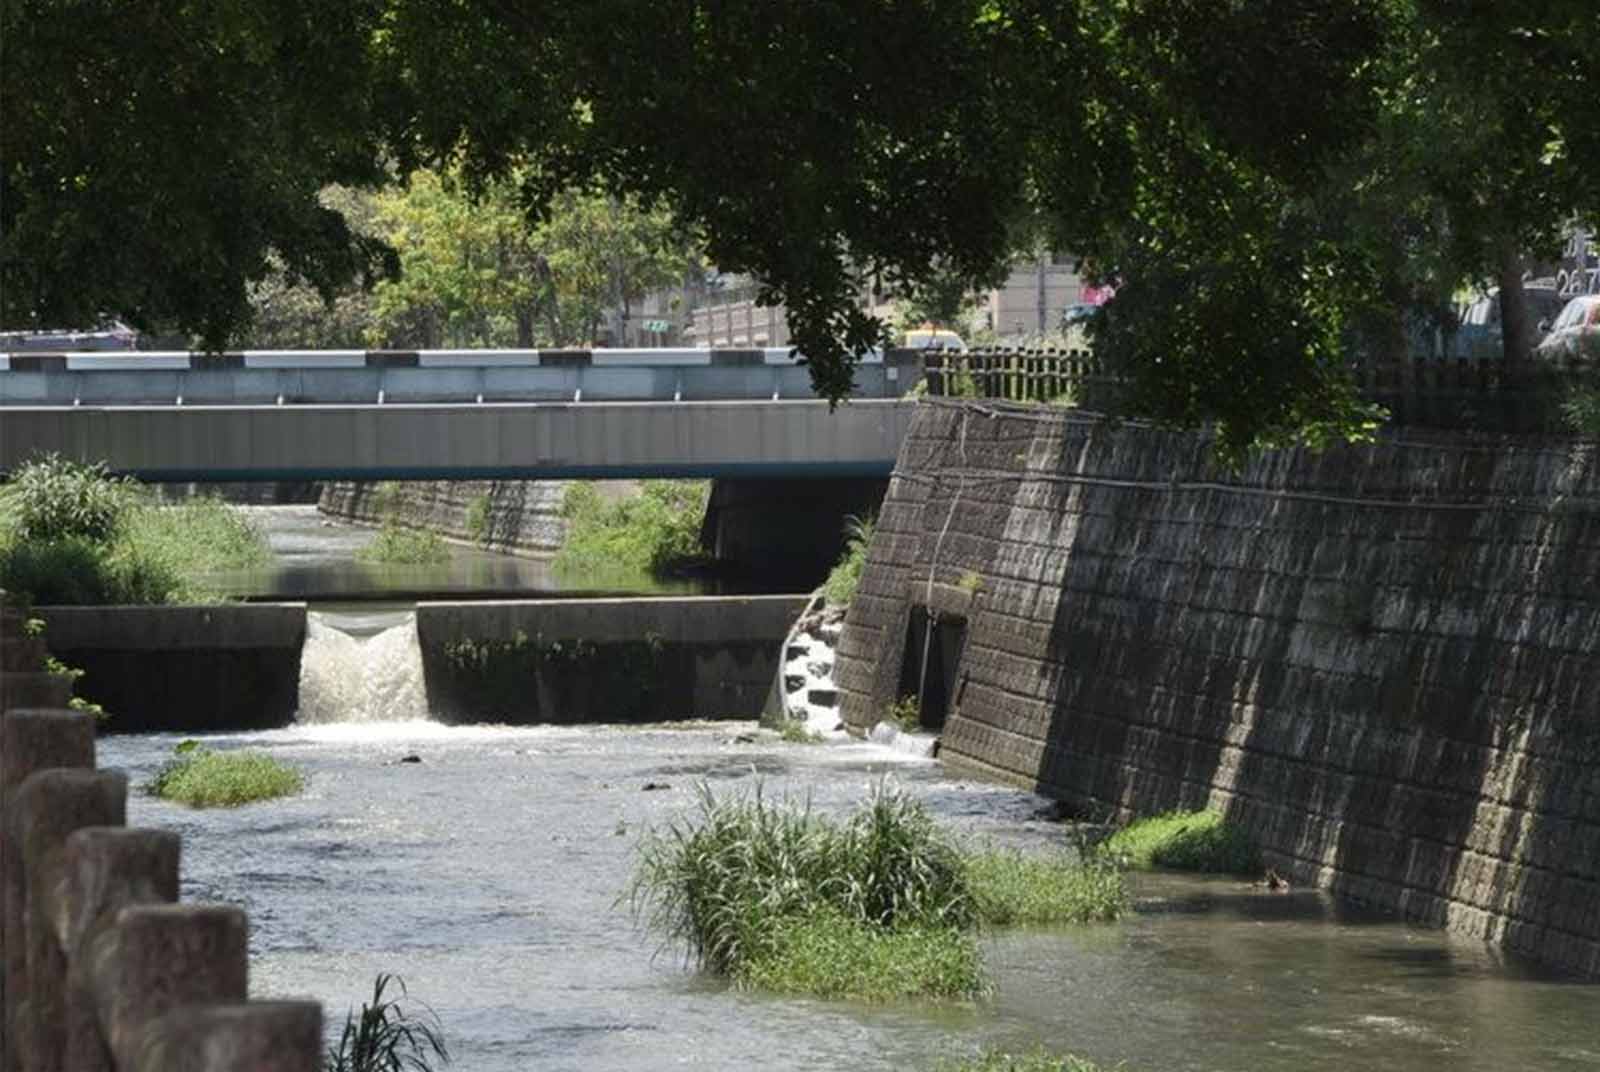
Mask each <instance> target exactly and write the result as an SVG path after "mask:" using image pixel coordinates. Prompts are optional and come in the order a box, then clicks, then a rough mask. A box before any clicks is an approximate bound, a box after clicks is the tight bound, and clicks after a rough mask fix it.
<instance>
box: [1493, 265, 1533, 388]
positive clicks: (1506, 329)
mask: <svg viewBox="0 0 1600 1072" xmlns="http://www.w3.org/2000/svg"><path fill="white" fill-rule="evenodd" d="M1499 283H1500V341H1501V346H1502V351H1501V352H1502V354H1503V356H1504V357H1505V361H1506V364H1508V365H1512V364H1516V363H1517V362H1521V361H1526V360H1528V358H1530V357H1532V356H1533V347H1534V343H1535V341H1536V339H1535V336H1536V332H1535V329H1534V324H1533V321H1532V314H1531V313H1530V312H1529V310H1528V296H1527V295H1526V294H1525V293H1524V292H1523V289H1522V255H1521V254H1520V253H1518V252H1517V251H1516V250H1515V249H1514V248H1512V247H1510V246H1506V247H1503V248H1502V251H1501V255H1500V278H1499Z"/></svg>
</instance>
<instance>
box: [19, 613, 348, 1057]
mask: <svg viewBox="0 0 1600 1072" xmlns="http://www.w3.org/2000/svg"><path fill="white" fill-rule="evenodd" d="M3 603H4V600H3V593H0V700H4V701H5V702H4V703H3V704H0V896H3V901H0V961H3V962H4V966H5V970H4V990H3V995H0V1005H3V1018H0V1051H3V1056H4V1072H58V1070H71V1072H113V1070H141V1072H146V1070H147V1072H157V1070H160V1072H220V1070H222V1069H242V1068H248V1069H253V1070H260V1072H314V1070H315V1069H317V1068H318V1067H319V1064H320V1052H321V1046H322V1009H321V1006H319V1005H317V1004H316V1003H314V1002H250V1001H248V1000H247V977H248V949H247V923H246V919H245V916H244V913H243V912H242V911H240V910H239V909H237V908H234V907H231V906H220V905H180V904H177V903H176V901H177V894H178V853H179V844H178V837H177V835H175V834H171V833H168V832H165V831H159V830H137V829H129V828H128V827H127V826H126V805H127V792H128V785H127V779H126V778H125V777H124V776H123V775H122V774H121V773H119V772H115V771H100V770H97V769H96V768H95V754H94V724H93V720H92V719H91V717H90V716H88V715H86V714H82V713H79V712H75V711H70V710H63V709H62V708H64V707H65V704H66V701H67V698H68V696H69V695H70V691H71V682H70V680H68V679H65V678H56V677H55V676H54V675H46V674H43V673H42V671H41V669H40V667H41V664H42V659H43V648H42V646H41V645H40V644H39V643H38V640H37V638H36V637H30V636H28V635H27V634H26V631H25V629H24V624H23V618H22V616H21V615H20V614H19V613H18V612H17V611H16V610H15V609H14V608H9V607H5V606H4V605H3ZM47 677H48V678H54V681H53V682H50V683H47V682H44V681H42V680H40V679H42V678H47ZM41 701H43V702H45V705H44V706H23V704H24V703H35V702H41Z"/></svg>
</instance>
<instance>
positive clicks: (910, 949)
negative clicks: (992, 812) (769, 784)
mask: <svg viewBox="0 0 1600 1072" xmlns="http://www.w3.org/2000/svg"><path fill="white" fill-rule="evenodd" d="M629 897H630V899H631V900H632V903H633V907H634V910H635V912H636V914H638V915H640V916H642V917H644V918H645V919H646V920H647V921H648V922H649V923H650V925H652V926H653V927H654V928H656V929H657V930H659V931H660V932H661V933H662V934H664V935H665V936H666V938H667V939H668V940H669V941H679V942H682V943H683V944H684V945H685V946H686V947H687V949H688V951H689V954H690V956H691V957H692V958H693V959H694V960H695V961H696V962H697V963H698V964H699V965H700V966H701V967H702V968H704V969H706V970H708V971H711V972H714V973H716V974H720V975H726V976H728V977H730V978H732V979H733V980H734V981H735V982H736V983H738V984H740V985H744V986H757V987H761V988H764V989H774V990H780V991H782V992H786V993H804V994H815V995H819V996H825V997H853V998H857V999H861V1000H889V999H891V998H902V997H963V996H973V995H976V994H978V993H981V992H982V990H983V988H984V982H983V977H982V974H981V971H980V969H979V965H978V957H977V950H976V945H975V943H974V942H973V939H972V937H971V935H970V933H968V932H969V931H970V930H971V929H972V928H973V926H974V925H975V924H976V922H977V915H976V912H975V907H974V904H973V901H972V898H971V895H970V893H969V891H968V889H967V883H966V872H965V869H964V867H963V865H962V860H961V856H960V853H959V852H958V851H957V850H956V848H955V847H954V846H953V845H952V844H951V843H950V842H949V841H948V840H947V839H946V838H945V837H944V835H943V834H942V832H941V831H939V829H938V828H937V827H936V825H935V824H934V822H933V820H932V818H931V817H930V816H929V815H928V814H927V812H926V810H925V809H924V808H923V807H922V805H921V804H920V803H918V802H916V801H914V800H911V799H910V798H908V797H906V796H905V795H903V794H901V793H899V792H898V791H895V790H893V789H890V788H887V787H884V786H879V787H878V788H877V789H876V790H874V792H873V794H872V795H871V797H870V798H869V799H868V800H867V801H865V802H864V803H863V804H862V805H861V806H860V807H859V808H857V809H856V811H855V812H854V813H852V814H851V815H850V816H848V817H847V818H846V819H844V820H843V821H838V822H836V821H833V820H829V819H826V818H823V817H821V816H817V815H814V814H813V813H812V812H811V810H810V808H809V806H804V805H795V804H791V803H788V802H779V803H772V802H769V801H768V800H766V799H765V798H764V797H763V796H762V794H761V793H760V792H759V791H757V792H756V793H755V794H754V795H753V796H749V797H733V798H726V799H722V800H718V799H715V798H714V797H713V796H712V795H711V793H710V792H709V790H707V789H705V788H704V787H702V788H701V791H700V809H699V813H698V815H697V816H695V817H694V818H693V820H678V821H675V822H673V823H672V824H670V825H669V826H667V827H666V828H665V829H664V830H660V831H655V832H652V833H651V834H650V835H649V836H647V838H646V839H645V841H644V842H643V844H642V846H641V850H640V864H639V869H638V872H637V873H636V875H635V878H634V883H633V886H632V889H631V891H630V894H629Z"/></svg>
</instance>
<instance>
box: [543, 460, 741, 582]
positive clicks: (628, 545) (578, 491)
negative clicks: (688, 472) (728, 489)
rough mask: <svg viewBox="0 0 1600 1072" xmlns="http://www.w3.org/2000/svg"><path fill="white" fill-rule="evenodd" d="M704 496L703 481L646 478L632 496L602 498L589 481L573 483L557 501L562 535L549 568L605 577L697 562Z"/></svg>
mask: <svg viewBox="0 0 1600 1072" xmlns="http://www.w3.org/2000/svg"><path fill="white" fill-rule="evenodd" d="M710 494H711V485H710V483H709V482H707V481H703V480H646V481H645V482H644V484H643V487H642V489H641V491H640V493H639V494H638V495H636V496H631V497H626V498H620V499H616V500H613V501H607V500H606V499H605V498H604V497H603V496H602V495H601V493H600V491H599V489H598V488H597V487H596V486H595V485H594V484H592V483H587V482H581V481H580V482H576V483H573V484H571V485H569V486H568V487H567V492H566V498H565V500H564V501H563V502H562V508H561V512H562V515H563V516H564V517H565V518H566V520H567V535H566V539H565V541H564V542H563V543H562V545H561V550H560V552H558V553H557V555H556V558H555V567H556V569H557V570H558V571H561V572H564V573H575V574H582V575H584V576H589V577H605V576H608V575H616V576H627V575H630V574H633V575H637V574H640V573H649V574H656V575H661V574H667V573H671V572H673V571H674V570H679V569H682V568H685V567H687V566H692V565H694V564H696V563H698V562H701V561H703V560H704V559H705V553H704V551H703V550H702V549H701V547H700V526H701V524H702V522H703V521H704V520H705V514H706V501H707V499H708V498H709V496H710Z"/></svg>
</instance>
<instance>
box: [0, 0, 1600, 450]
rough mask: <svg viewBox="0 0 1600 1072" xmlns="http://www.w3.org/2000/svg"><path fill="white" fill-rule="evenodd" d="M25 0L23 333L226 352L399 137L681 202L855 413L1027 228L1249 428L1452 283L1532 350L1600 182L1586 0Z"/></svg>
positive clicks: (531, 190) (548, 178) (446, 152)
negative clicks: (903, 299) (1553, 258)
mask: <svg viewBox="0 0 1600 1072" xmlns="http://www.w3.org/2000/svg"><path fill="white" fill-rule="evenodd" d="M4 2H5V6H4V8H3V9H0V11H3V14H0V20H3V21H0V31H3V32H4V38H3V39H4V40H5V42H6V44H7V45H8V46H9V47H11V48H14V49H26V50H27V54H28V56H29V62H28V63H27V64H26V65H22V64H17V63H6V64H3V65H0V66H3V67H4V69H5V70H4V74H3V75H0V77H3V78H4V80H5V81H4V82H3V88H4V89H5V95H4V100H3V102H0V119H3V120H4V123H3V129H0V138H3V139H4V142H3V146H4V150H5V162H4V168H3V181H4V183H5V186H4V189H3V190H0V194H3V197H4V205H3V207H0V225H3V226H4V227H5V235H4V238H3V239H0V257H3V258H4V265H5V266H4V271H5V273H6V275H5V279H6V281H7V291H8V295H9V298H8V301H7V302H6V303H5V308H4V309H0V316H3V317H4V318H5V319H6V320H8V321H12V322H14V321H24V322H32V321H34V320H36V319H38V318H41V317H61V316H69V315H70V316H73V317H85V316H91V315H93V314H95V313H98V312H100V311H105V312H108V313H121V314H124V315H129V316H132V317H133V318H135V319H139V318H144V319H150V318H152V317H156V316H159V315H169V314H170V315H176V316H181V317H182V318H186V322H192V323H196V324H200V325H202V326H203V328H204V330H205V331H206V332H207V335H208V338H213V339H215V338H218V337H220V336H221V335H222V334H225V333H226V331H227V330H230V329H232V328H235V327H237V326H238V325H239V324H240V323H241V322H242V319H243V317H244V315H245V312H246V311H247V310H246V309H245V305H244V300H243V294H244V289H243V288H244V283H245V282H246V281H248V280H253V279H259V278H261V277H262V275H263V274H264V273H265V272H266V271H267V268H268V265H269V261H268V259H267V256H268V253H269V251H272V250H276V251H277V252H278V253H279V255H280V257H281V259H282V262H283V264H284V266H285V268H286V270H287V271H289V272H290V273H291V274H292V275H294V276H296V277H301V278H305V279H307V280H309V281H310V282H312V283H314V284H316V285H318V286H319V287H320V288H322V289H323V291H324V292H327V291H328V290H330V289H331V287H332V286H333V285H334V284H335V283H337V282H338V281H339V280H341V279H347V278H351V277H354V276H357V275H359V274H361V273H362V272H363V271H367V272H369V273H370V272H371V271H372V270H373V269H374V268H376V267H381V263H380V262H379V261H378V260H377V259H376V258H375V256H374V255H375V253H376V252H377V248H376V247H377V244H376V243H373V242H368V241H362V240H361V239H360V237H359V236H357V235H353V234H352V233H351V231H350V230H349V229H348V228H346V227H344V226H343V225H342V224H341V223H340V222H339V221H338V220H337V219H336V218H333V217H332V216H331V215H330V214H329V213H328V212H327V211H326V210H325V208H324V207H323V206H321V205H319V204H317V203H316V201H315V192H316V190H317V189H319V188H320V187H321V185H322V184H323V183H325V182H328V181H333V180H343V181H347V182H355V183H362V182H372V181H376V180H377V178H379V177H380V176H381V174H382V169H381V168H380V164H379V162H380V160H382V161H385V162H387V163H389V164H392V166H393V167H394V168H395V169H396V174H407V173H409V172H411V171H412V170H413V169H415V168H416V167H419V166H430V167H433V168H434V169H435V170H436V171H437V172H438V173H440V174H444V173H446V172H448V173H450V174H453V175H457V176H459V178H460V181H461V182H462V184H463V185H464V187H465V188H466V189H468V190H469V191H471V192H474V193H477V194H479V195H480V196H484V195H487V196H490V197H493V196H498V195H496V194H495V193H494V191H495V190H496V189H497V188H498V187H499V186H501V185H502V184H511V186H512V187H513V188H514V189H515V199H514V200H515V202H516V204H517V206H518V207H519V208H521V209H523V210H526V211H527V212H529V213H531V214H533V215H534V216H535V217H537V218H539V219H540V220H541V221H546V220H547V219H548V220H549V221H551V222H553V220H554V217H553V216H552V217H546V216H545V215H544V214H546V213H549V212H551V211H552V206H559V205H560V204H561V203H562V202H561V201H560V198H562V197H565V196H567V195H566V194H565V193H564V192H565V191H569V190H582V191H585V192H586V194H585V196H594V197H597V198H600V200H599V201H597V202H595V205H599V206H608V205H616V206H629V205H637V206H649V207H651V209H652V210H656V209H657V208H661V207H664V208H666V209H669V210H670V211H671V213H672V214H673V216H674V217H675V218H676V219H677V220H678V221H679V222H680V223H682V224H683V225H684V226H686V227H689V228H693V229H694V230H696V231H697V232H698V233H700V234H702V235H703V236H704V241H705V244H706V254H707V257H708V258H709V260H710V261H711V262H713V263H715V264H717V265H718V266H719V267H720V268H722V269H723V270H725V271H729V272H738V273H744V274H749V275H751V276H752V277H753V278H755V279H756V280H758V282H759V284H760V287H761V296H762V297H763V298H764V299H767V300H770V301H781V302H783V303H784V304H785V305H786V306H787V308H788V310H789V314H790V319H791V326H792V334H793V338H794V341H795V343H796V344H797V345H798V347H799V349H800V351H801V352H802V353H803V354H804V355H805V357H806V359H807V360H808V361H809V362H810V364H811V371H812V377H813V382H814V384H815V385H816V388H817V390H818V392H819V393H820V394H822V395H823V396H825V397H828V398H832V399H838V398H841V397H843V396H845V395H847V394H848V393H849V391H850V389H851V378H852V371H853V368H854V362H855V360H856V359H857V356H858V355H859V354H860V353H861V352H862V351H863V350H864V349H865V348H866V347H869V346H872V345H874V344H876V343H877V342H878V341H879V340H880V338H881V335H882V331H883V325H881V324H879V323H877V322H876V321H875V320H874V319H873V318H872V317H871V316H869V315H868V314H867V313H865V312H863V311H862V310H861V309H860V308H859V307H858V305H857V301H856V298H857V295H858V294H859V292H860V289H861V284H862V282H863V281H864V280H868V279H871V280H876V281H881V283H882V284H883V285H884V286H885V287H886V289H888V290H889V291H890V292H893V293H904V292H909V291H911V290H912V289H913V288H915V287H918V286H922V285H927V284H929V283H930V282H931V281H933V280H934V279H935V277H936V276H937V275H938V274H940V273H949V274H951V275H953V276H954V277H956V278H963V279H971V280H974V281H978V280H982V279H984V278H986V277H991V276H992V274H993V273H994V272H995V271H996V270H997V269H998V268H999V267H1000V266H1001V265H1003V264H1004V263H1005V260H1006V258H1007V257H1008V256H1009V254H1010V253H1011V251H1012V250H1013V249H1014V248H1015V246H1016V240H1017V227H1018V223H1017V221H1018V220H1036V221H1040V224H1039V225H1040V227H1041V229H1042V231H1043V233H1044V234H1045V235H1046V237H1047V238H1048V240H1049V245H1050V247H1052V248H1057V249H1068V250H1072V251H1073V252H1074V253H1078V254H1081V255H1083V256H1084V257H1085V258H1086V263H1087V264H1088V265H1089V266H1090V268H1091V270H1093V271H1095V272H1097V273H1099V274H1100V276H1101V277H1103V278H1106V279H1114V280H1117V281H1118V282H1119V283H1120V284H1121V285H1120V286H1119V290H1118V296H1117V298H1116V299H1115V301H1114V302H1113V303H1112V304H1111V305H1110V306H1109V307H1108V309H1107V313H1106V316H1105V317H1104V319H1103V331H1102V333H1101V337H1100V339H1099V342H1098V345H1099V346H1100V348H1101V350H1102V352H1103V354H1104V356H1105V357H1106V359H1107V360H1109V361H1112V362H1113V363H1115V364H1116V365H1117V366H1118V367H1120V368H1122V369H1123V370H1124V371H1126V372H1127V373H1128V374H1129V375H1130V376H1131V377H1132V379H1133V389H1132V391H1131V392H1130V401H1131V404H1133V405H1135V406H1137V407H1138V408H1139V409H1140V410H1141V411H1142V412H1146V413H1149V414H1152V415H1154V416H1157V417H1160V418H1163V419H1167V420H1172V421H1176V422H1182V423H1193V422H1196V421H1201V420H1216V421H1217V422H1218V425H1219V429H1220V431H1221V437H1222V442H1223V443H1224V444H1225V445H1226V446H1227V448H1228V449H1243V446H1244V445H1246V444H1249V443H1252V442H1257V441H1276V440H1281V439H1284V438H1287V437H1290V436H1292V435H1293V434H1295V432H1296V431H1297V430H1298V429H1300V428H1302V427H1306V426H1310V427H1313V428H1320V429H1331V430H1338V429H1341V428H1342V429H1346V430H1351V429H1356V428H1359V427H1360V426H1361V424H1362V422H1363V421H1364V420H1365V416H1366V415H1365V414H1364V412H1363V411H1362V409H1361V408H1360V407H1359V406H1357V405H1356V403H1355V400H1354V399H1353V397H1352V396H1351V394H1350V391H1349V388H1348V382H1347V379H1346V377H1345V375H1344V371H1343V366H1344V362H1345V357H1346V347H1347V345H1348V342H1349V339H1350V338H1351V334H1352V332H1359V333H1362V334H1364V335H1366V336H1368V337H1369V338H1371V339H1378V340H1380V341H1381V340H1387V341H1382V342H1381V344H1382V345H1383V346H1384V347H1385V348H1390V349H1394V348H1398V347H1399V346H1400V345H1401V341H1402V340H1401V337H1400V335H1399V333H1398V332H1397V331H1396V327H1397V325H1400V324H1403V323H1404V319H1403V310H1404V309H1405V308H1406V307H1408V306H1423V307H1425V306H1426V305H1427V304H1428V303H1430V302H1437V300H1438V297H1439V295H1440V294H1448V293H1449V290H1450V289H1451V282H1452V280H1460V279H1462V278H1484V277H1492V276H1496V275H1498V276H1500V277H1501V278H1502V281H1503V284H1504V287H1503V289H1504V290H1505V291H1506V292H1507V293H1508V294H1510V295H1511V301H1512V307H1511V308H1508V319H1509V321H1510V322H1509V323H1508V329H1510V330H1509V331H1508V334H1510V335H1512V336H1513V337H1515V336H1517V335H1518V334H1519V331H1518V330H1517V327H1516V313H1515V308H1514V305H1515V291H1516V285H1517V282H1518V275H1519V273H1518V271H1517V264H1516V257H1517V256H1518V255H1520V254H1521V253H1523V252H1530V251H1531V252H1538V251H1539V250H1540V249H1541V248H1543V247H1544V246H1545V245H1546V244H1547V243H1548V242H1549V241H1550V240H1551V238H1552V236H1553V235H1554V234H1555V233H1556V232H1557V231H1558V230H1559V228H1560V227H1561V226H1563V225H1564V224H1565V223H1566V222H1567V221H1568V220H1569V219H1570V218H1571V217H1572V216H1573V215H1575V214H1584V213H1588V214H1593V213H1594V212H1595V210H1596V209H1597V208H1600V195H1597V194H1596V193H1595V192H1593V191H1594V188H1593V184H1592V183H1590V184H1588V187H1587V188H1585V183H1584V182H1583V178H1584V176H1586V175H1593V174H1596V173H1597V171H1600V167H1597V165H1600V125H1595V124H1590V123H1588V122H1587V120H1586V116H1587V113H1588V110H1589V107H1590V105H1591V104H1592V97H1593V87H1594V85H1595V79H1596V75H1597V74H1600V71H1597V69H1596V63H1597V62H1600V58H1597V57H1600V52H1597V51H1596V50H1595V49H1594V48H1593V45H1592V40H1591V38H1592V29H1593V12H1592V7H1591V5H1590V4H1589V2H1588V0H1528V2H1526V3H1519V4H1515V5H1512V4H1504V3H1500V2H1498V0H1465V2H1456V0H1451V2H1446V0H1342V2H1338V3H1334V2H1331V0H1109V2H1091V0H1005V2H999V0H811V2H807V3H779V2H774V0H655V2H653V3H651V4H648V5H643V4H638V3H634V2H632V0H541V2H540V3H537V4H534V3H525V2H519V0H362V2H358V3H355V4H333V3H331V2H329V0H287V2H286V3H283V4H273V5H266V4H259V3H256V4H252V3H249V2H248V0H233V2H231V3H226V4H218V5H179V4H176V3H173V2H172V0H156V2H153V3H151V4H144V5H135V7H136V8H137V10H136V11H130V10H129V9H128V8H127V7H126V6H125V5H116V6H115V10H113V9H112V5H110V4H109V3H107V2H106V0H91V2H87V3H70V4H69V3H67V2H66V0H27V2H25V0H4ZM113 15H114V16H115V17H113ZM24 72H25V73H24ZM109 86H115V87H117V91H116V92H115V93H113V92H109V91H108V90H107V89H106V88H105V87H109ZM335 100H336V101H338V102H339V105H340V106H339V107H338V108H330V107H328V106H327V102H328V101H335ZM1441 131H1442V132H1443V133H1440V132H1441ZM380 153H381V154H382V155H380ZM197 165H199V166H197ZM591 207H593V206H591ZM1386 219H1387V220H1399V221H1401V226H1400V227H1399V228H1395V227H1392V226H1390V225H1389V224H1388V223H1386V222H1385V221H1386ZM604 222H605V219H604V213H601V214H600V215H599V216H593V215H591V216H590V217H589V224H590V225H591V226H600V225H602V224H604ZM573 248H574V249H575V248H576V247H573ZM574 256H575V257H576V256H577V254H576V253H574ZM614 256H615V255H614V254H613V259H614ZM579 259H580V260H581V258H579ZM473 263H475V264H476V263H479V262H473ZM575 263H577V262H576V261H575ZM585 271H587V272H588V274H589V277H590V278H591V279H598V278H599V275H598V274H597V273H596V272H595V271H594V270H593V261H592V259H591V261H590V262H589V267H588V268H586V269H585ZM629 277H630V275H629V273H625V272H621V271H618V270H615V269H614V271H613V274H612V280H611V283H612V287H613V297H614V299H620V300H622V301H623V302H624V303H625V302H626V300H627V299H628V285H627V283H626V279H627V278H629ZM421 278H422V276H421V275H420V274H419V276H418V279H419V280H420V279H421ZM437 282H438V286H439V287H440V288H441V289H438V290H435V291H430V292H429V295H430V296H429V297H428V301H430V302H434V303H443V304H438V305H437V307H438V308H445V309H448V308H452V307H453V306H451V305H450V303H451V302H454V301H456V300H457V297H455V296H452V293H451V292H450V291H448V289H446V288H444V281H442V280H439V281H437ZM595 285H598V284H595ZM590 292H591V293H592V290H591V291H590ZM485 300H487V299H485ZM573 300H575V299H573ZM416 307H420V306H416ZM544 308H546V309H553V308H556V306H553V305H549V304H547V305H546V306H544ZM566 315H567V314H566V313H562V316H563V317H565V316H566ZM585 315H586V314H583V313H581V312H579V313H578V314H577V317H578V320H579V321H582V320H583V319H584V317H585ZM590 322H591V323H592V320H591V321H590ZM463 330H466V329H465V328H463ZM472 330H477V329H476V328H474V329H472ZM561 330H562V331H563V332H565V331H566V330H568V329H567V327H566V324H565V321H563V322H562V327H561ZM574 330H576V329H574Z"/></svg>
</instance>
